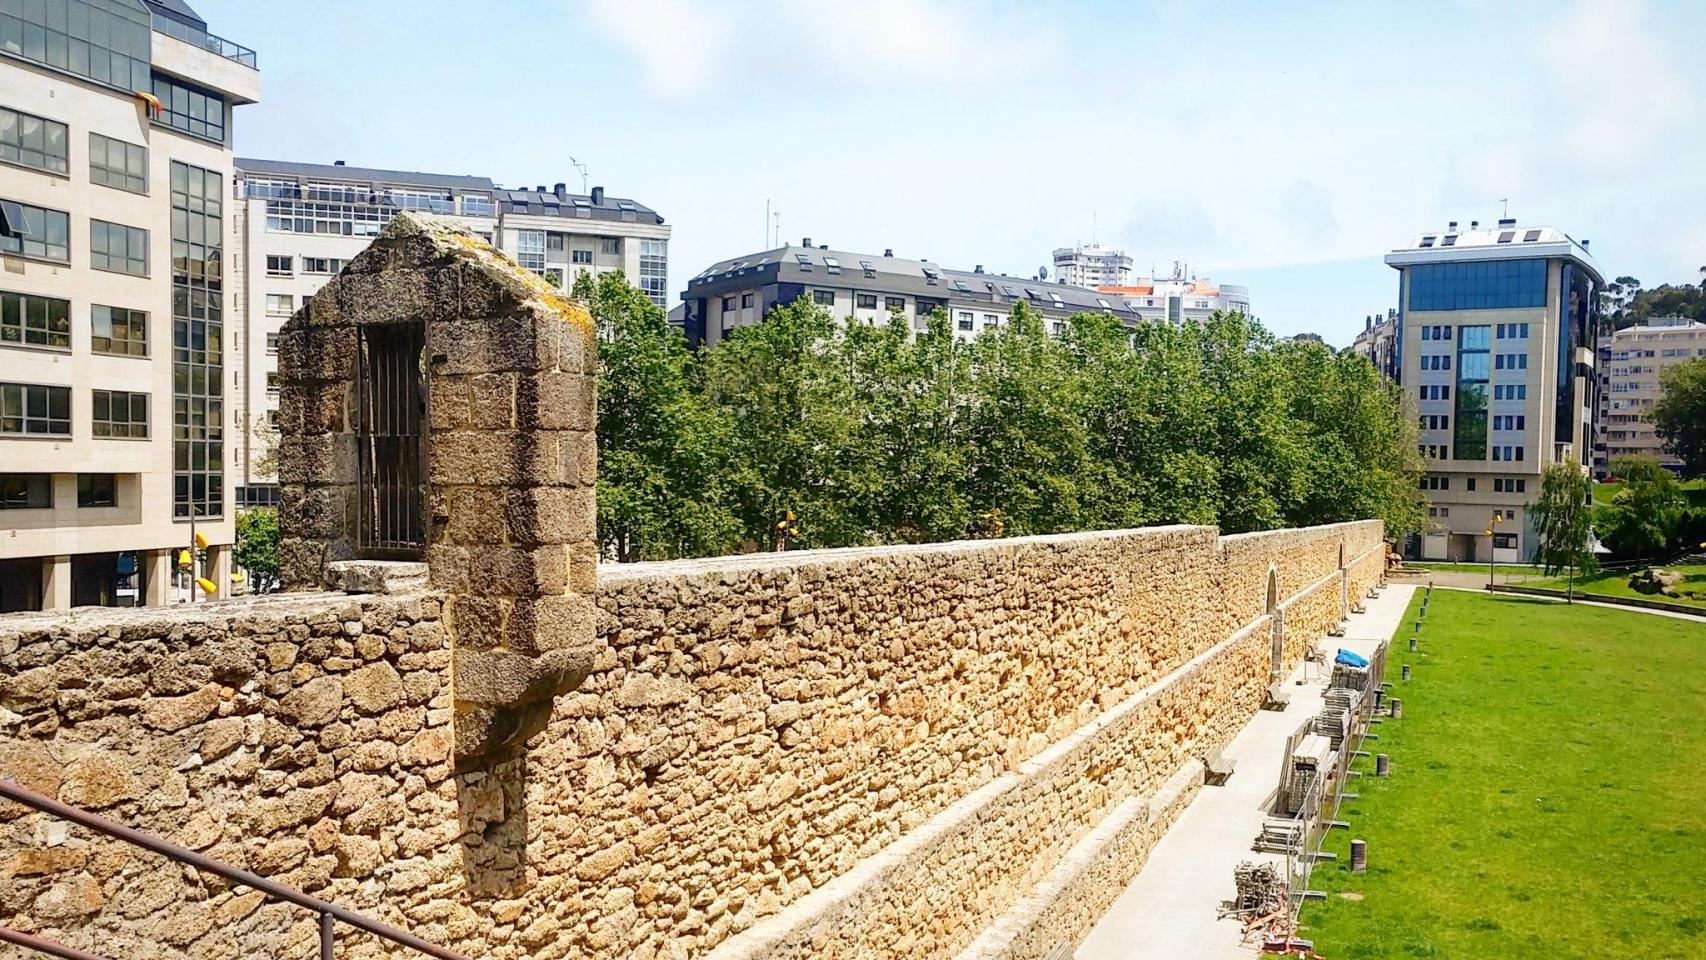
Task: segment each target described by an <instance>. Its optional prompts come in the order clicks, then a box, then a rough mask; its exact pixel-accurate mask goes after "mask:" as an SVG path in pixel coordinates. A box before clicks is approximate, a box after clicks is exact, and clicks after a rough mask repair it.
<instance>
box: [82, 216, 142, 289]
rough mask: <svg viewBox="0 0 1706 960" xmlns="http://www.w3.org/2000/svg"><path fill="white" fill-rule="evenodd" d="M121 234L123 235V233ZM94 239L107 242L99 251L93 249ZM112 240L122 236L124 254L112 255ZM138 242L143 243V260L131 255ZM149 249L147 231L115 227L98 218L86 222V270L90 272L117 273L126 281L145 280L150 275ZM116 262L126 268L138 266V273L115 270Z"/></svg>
mask: <svg viewBox="0 0 1706 960" xmlns="http://www.w3.org/2000/svg"><path fill="white" fill-rule="evenodd" d="M120 231H122V233H121V232H120ZM97 236H104V237H105V238H106V243H105V244H104V245H103V247H104V248H98V247H97V246H96V244H95V238H96V237H97ZM115 236H122V237H123V238H124V251H123V253H122V254H115V253H114V252H113V250H112V241H113V238H114V237H115ZM138 238H141V241H142V256H140V257H137V256H135V255H134V249H135V246H136V242H137V239H138ZM150 246H151V243H150V238H149V236H148V231H147V230H146V229H144V228H142V227H133V226H131V225H130V224H127V223H115V222H114V221H111V220H102V219H100V218H98V217H90V218H89V268H90V269H91V270H100V271H102V272H104V273H118V274H123V275H124V276H127V277H142V278H145V279H146V278H147V277H148V276H149V275H150V270H149V262H148V256H149V248H150ZM115 262H120V263H122V264H124V265H125V267H129V266H133V265H136V264H140V265H141V269H140V271H138V270H134V269H125V268H122V267H119V266H115V265H114V264H115Z"/></svg>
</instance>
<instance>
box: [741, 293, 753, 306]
mask: <svg viewBox="0 0 1706 960" xmlns="http://www.w3.org/2000/svg"><path fill="white" fill-rule="evenodd" d="M740 305H741V306H742V307H750V306H752V294H750V293H743V294H741V295H740Z"/></svg>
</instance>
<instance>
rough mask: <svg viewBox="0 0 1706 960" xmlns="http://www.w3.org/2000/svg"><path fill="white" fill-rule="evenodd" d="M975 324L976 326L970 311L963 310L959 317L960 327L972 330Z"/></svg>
mask: <svg viewBox="0 0 1706 960" xmlns="http://www.w3.org/2000/svg"><path fill="white" fill-rule="evenodd" d="M975 326H976V324H975V323H973V322H972V315H971V314H969V313H966V312H964V311H961V313H960V318H959V328H960V329H961V330H971V329H972V328H973V327H975Z"/></svg>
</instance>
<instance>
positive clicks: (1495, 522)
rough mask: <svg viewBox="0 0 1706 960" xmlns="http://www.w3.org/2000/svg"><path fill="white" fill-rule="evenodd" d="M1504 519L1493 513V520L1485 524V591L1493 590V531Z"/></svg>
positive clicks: (1500, 514) (1503, 516)
mask: <svg viewBox="0 0 1706 960" xmlns="http://www.w3.org/2000/svg"><path fill="white" fill-rule="evenodd" d="M1504 519H1505V515H1504V514H1503V513H1494V514H1493V519H1492V520H1490V521H1488V522H1487V589H1488V590H1491V589H1493V549H1494V547H1493V544H1494V542H1495V541H1494V540H1493V531H1494V529H1495V528H1497V527H1498V525H1499V524H1500V523H1503V522H1504Z"/></svg>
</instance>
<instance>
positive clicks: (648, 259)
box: [640, 240, 669, 308]
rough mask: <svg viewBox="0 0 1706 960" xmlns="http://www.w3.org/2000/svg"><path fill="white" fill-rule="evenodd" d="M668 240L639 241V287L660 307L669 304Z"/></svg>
mask: <svg viewBox="0 0 1706 960" xmlns="http://www.w3.org/2000/svg"><path fill="white" fill-rule="evenodd" d="M668 275H669V242H668V241H667V240H641V241H640V289H641V290H644V291H645V293H646V296H648V297H651V298H652V302H653V303H655V304H657V305H658V306H660V307H666V308H667V307H668V306H669V290H668V289H667V287H668V285H669V280H668Z"/></svg>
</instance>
